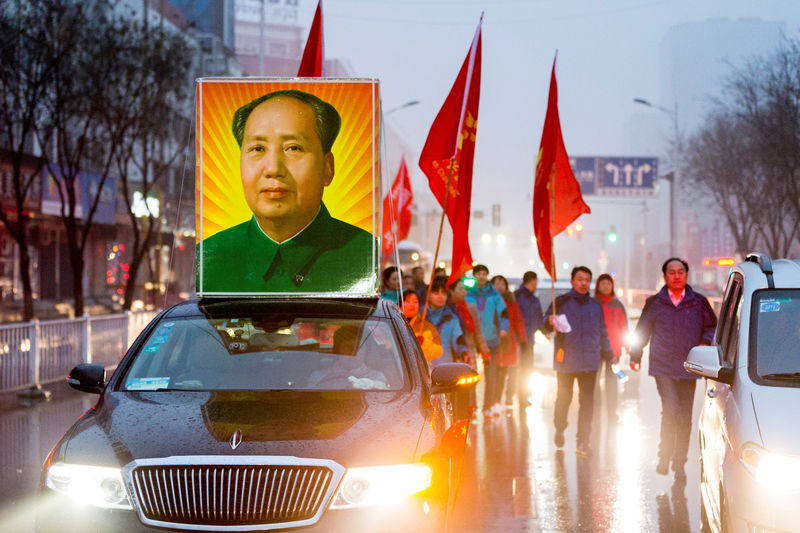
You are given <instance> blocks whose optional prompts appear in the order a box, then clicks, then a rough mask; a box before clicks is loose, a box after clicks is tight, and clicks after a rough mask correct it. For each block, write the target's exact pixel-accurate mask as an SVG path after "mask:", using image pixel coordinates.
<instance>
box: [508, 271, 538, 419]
mask: <svg viewBox="0 0 800 533" xmlns="http://www.w3.org/2000/svg"><path fill="white" fill-rule="evenodd" d="M538 283H539V279H538V277H537V276H536V272H532V271H530V270H529V271H527V272H525V274H523V275H522V285H520V286H519V288H518V289H517V290H515V291H514V298H515V299H516V300H517V305H518V306H519V311H520V314H521V315H522V322H523V324H525V336H526V338H525V342H524V344H523V345H522V346H520V352H519V371H518V372H517V381H516V383H515V384H514V386H515V389H516V390H515V392H516V394H517V399H518V400H519V403H520V405H530V404H531V401H530V390H529V389H528V383H529V382H530V379H531V374H532V373H533V343H534V336H535V335H536V331H537V330H542V328H543V327H544V323H543V321H542V304H541V302H539V298H537V297H536V286H537V285H538Z"/></svg>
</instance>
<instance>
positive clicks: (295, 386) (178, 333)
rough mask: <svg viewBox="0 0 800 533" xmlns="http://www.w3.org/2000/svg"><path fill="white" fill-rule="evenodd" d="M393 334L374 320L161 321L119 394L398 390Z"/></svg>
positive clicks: (401, 378) (400, 379) (400, 372)
mask: <svg viewBox="0 0 800 533" xmlns="http://www.w3.org/2000/svg"><path fill="white" fill-rule="evenodd" d="M392 331H393V330H392V328H391V324H390V322H389V321H387V320H385V319H377V318H368V319H350V318H330V319H328V318H326V319H322V318H302V317H290V318H285V317H282V318H275V317H270V318H258V317H244V318H242V317H238V318H219V317H214V318H199V317H192V318H176V319H167V320H161V322H160V323H159V324H158V325H157V327H156V328H155V329H154V330H153V331H152V332H151V333H150V335H149V336H148V338H147V340H146V342H145V343H144V344H143V345H141V348H140V349H139V352H138V353H137V354H136V358H135V359H134V361H133V363H132V365H131V366H130V367H129V369H128V371H127V373H126V375H125V376H124V378H123V380H122V390H128V391H144V390H147V391H154V390H264V391H266V390H399V389H402V388H403V387H404V386H405V379H406V378H405V376H406V374H405V370H404V365H403V362H402V359H401V355H400V354H401V352H400V348H399V347H398V346H397V344H396V342H395V337H394V335H393V334H392Z"/></svg>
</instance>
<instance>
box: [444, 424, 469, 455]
mask: <svg viewBox="0 0 800 533" xmlns="http://www.w3.org/2000/svg"><path fill="white" fill-rule="evenodd" d="M468 425H469V420H468V419H463V420H459V421H457V422H456V423H455V424H453V425H452V426H450V427H449V428H447V431H445V432H444V435H442V444H441V450H442V452H444V453H445V454H447V455H449V456H451V457H455V458H457V459H461V458H462V457H463V456H464V447H465V446H466V445H467V426H468Z"/></svg>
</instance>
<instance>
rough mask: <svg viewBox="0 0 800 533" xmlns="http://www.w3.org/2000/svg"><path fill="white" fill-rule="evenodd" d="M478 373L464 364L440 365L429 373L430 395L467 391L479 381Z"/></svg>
mask: <svg viewBox="0 0 800 533" xmlns="http://www.w3.org/2000/svg"><path fill="white" fill-rule="evenodd" d="M480 379H481V376H480V374H478V371H477V370H475V369H474V368H472V367H471V366H469V365H468V364H466V363H442V364H440V365H438V366H436V367H435V368H434V369H433V371H432V372H431V382H432V384H433V386H432V387H431V394H443V393H448V392H455V391H457V390H459V389H463V390H467V389H469V388H470V387H474V386H475V385H477V384H478V381H480Z"/></svg>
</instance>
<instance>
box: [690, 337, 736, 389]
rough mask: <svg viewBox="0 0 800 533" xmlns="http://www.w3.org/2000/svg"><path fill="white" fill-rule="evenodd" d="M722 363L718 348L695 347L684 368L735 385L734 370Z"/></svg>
mask: <svg viewBox="0 0 800 533" xmlns="http://www.w3.org/2000/svg"><path fill="white" fill-rule="evenodd" d="M720 361H721V358H720V354H719V348H718V347H717V346H695V347H694V348H692V349H691V350H690V351H689V357H687V358H686V362H685V363H683V368H685V369H686V370H688V371H689V372H691V373H692V374H697V375H698V376H703V377H705V378H709V379H713V380H715V381H721V382H722V383H727V384H729V385H730V384H731V383H733V369H732V368H729V367H727V366H724V365H723V364H722V363H721V362H720Z"/></svg>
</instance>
